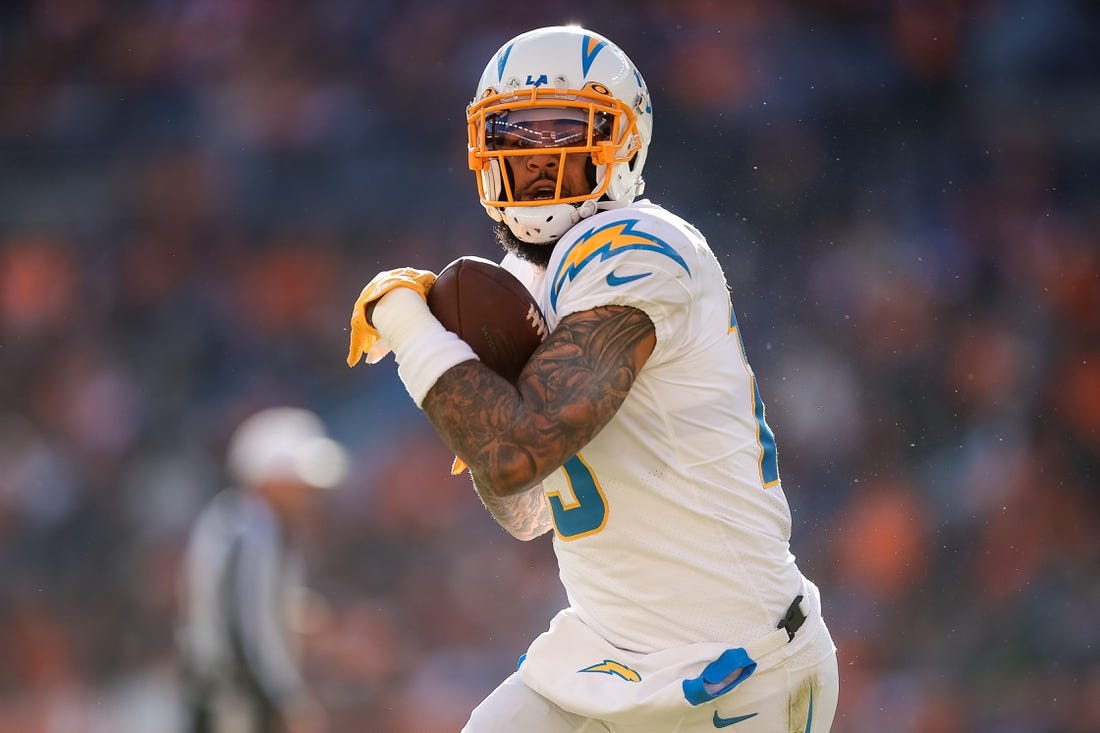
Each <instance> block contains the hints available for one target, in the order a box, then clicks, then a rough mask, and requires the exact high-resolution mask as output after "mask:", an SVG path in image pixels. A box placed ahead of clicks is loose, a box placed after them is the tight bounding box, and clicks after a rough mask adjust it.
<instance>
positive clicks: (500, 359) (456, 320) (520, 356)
mask: <svg viewBox="0 0 1100 733" xmlns="http://www.w3.org/2000/svg"><path fill="white" fill-rule="evenodd" d="M428 308H430V309H431V311H432V314H433V315H435V317H436V318H438V319H439V322H440V323H442V324H443V326H444V327H445V328H446V329H447V330H448V331H451V332H453V333H456V334H458V336H459V337H460V338H461V339H462V340H463V341H465V342H466V343H468V344H469V345H470V348H471V349H473V350H474V353H475V354H477V355H478V358H480V359H481V361H482V362H484V363H485V365H486V366H488V367H489V368H490V369H492V370H493V371H494V372H496V373H497V374H499V375H501V376H502V377H504V378H505V379H507V380H508V381H509V382H512V383H513V384H515V383H516V380H517V379H519V374H520V372H521V371H523V367H524V365H526V364H527V360H528V359H530V358H531V354H533V353H535V349H537V348H538V345H539V344H540V343H542V340H543V339H544V338H546V334H547V327H546V319H545V318H543V316H542V311H541V310H540V309H539V306H538V303H536V302H535V299H534V297H533V296H532V295H531V293H530V292H529V291H528V290H527V288H525V287H524V286H523V283H521V282H520V281H519V280H518V279H517V278H516V277H515V276H514V275H513V274H512V273H510V272H508V271H507V270H505V269H504V268H503V267H501V266H500V265H498V264H496V263H495V262H491V261H489V260H486V259H483V258H481V257H459V258H458V259H457V260H455V261H454V262H452V263H451V264H449V265H447V266H446V267H445V268H443V270H442V271H441V272H440V273H439V277H437V278H436V281H435V284H433V285H432V287H431V288H430V289H429V290H428Z"/></svg>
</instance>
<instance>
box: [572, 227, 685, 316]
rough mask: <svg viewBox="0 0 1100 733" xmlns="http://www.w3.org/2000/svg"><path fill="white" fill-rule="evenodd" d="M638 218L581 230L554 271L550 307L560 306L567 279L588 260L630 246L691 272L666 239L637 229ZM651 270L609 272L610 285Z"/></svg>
mask: <svg viewBox="0 0 1100 733" xmlns="http://www.w3.org/2000/svg"><path fill="white" fill-rule="evenodd" d="M637 223H638V220H637V219H623V220H622V221H614V222H611V223H610V224H605V225H604V226H602V227H599V228H596V229H590V230H588V231H587V232H585V233H584V234H582V235H581V236H580V237H579V238H578V239H577V241H576V242H574V243H573V245H572V246H571V247H570V248H569V251H568V252H566V253H565V257H563V258H562V260H561V264H559V265H558V269H557V271H556V272H555V273H554V279H553V280H552V281H551V285H550V307H551V308H553V309H554V311H555V312H556V311H557V310H558V295H559V294H560V293H561V289H562V288H563V287H564V286H565V284H566V282H569V281H571V280H574V279H576V277H577V275H578V274H579V273H580V271H581V270H583V269H584V267H585V265H587V264H588V263H589V262H593V261H597V260H600V261H602V260H607V259H610V258H612V257H614V256H616V255H621V254H623V253H624V252H629V251H631V250H646V251H649V252H657V253H659V254H663V255H665V256H666V257H668V258H669V259H671V260H672V261H674V262H675V263H676V264H678V265H679V266H680V267H682V268H684V271H685V272H687V273H688V275H691V270H690V269H689V268H688V266H687V263H686V262H684V258H683V257H681V256H680V253H679V252H677V251H676V250H675V249H674V248H672V247H671V246H670V245H669V244H668V243H667V242H665V241H664V240H663V239H660V238H658V237H655V236H653V235H652V234H647V233H646V232H643V231H639V230H637V229H635V228H634V227H635V225H636V224H637ZM650 274H652V273H641V274H636V275H631V276H627V277H616V276H615V274H614V273H612V274H611V275H608V278H607V280H608V285H611V286H615V285H621V284H623V283H626V282H631V281H633V280H637V279H639V278H642V277H645V276H647V275H650Z"/></svg>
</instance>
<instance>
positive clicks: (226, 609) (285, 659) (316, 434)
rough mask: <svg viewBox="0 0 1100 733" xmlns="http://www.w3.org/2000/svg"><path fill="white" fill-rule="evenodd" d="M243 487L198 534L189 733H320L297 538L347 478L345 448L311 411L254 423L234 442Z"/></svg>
mask: <svg viewBox="0 0 1100 733" xmlns="http://www.w3.org/2000/svg"><path fill="white" fill-rule="evenodd" d="M227 462H228V468H229V471H230V474H231V475H232V477H233V479H234V480H235V481H236V485H235V486H234V487H232V488H228V489H225V490H223V491H222V492H220V493H219V494H217V495H216V496H215V497H214V498H213V499H212V500H211V501H210V503H209V504H208V505H207V506H206V508H204V509H203V511H202V513H201V514H200V515H199V518H198V520H197V521H196V524H195V526H194V529H193V530H192V532H191V537H190V539H189V542H188V547H187V553H186V556H185V558H184V563H183V571H182V578H181V594H182V604H181V609H182V614H183V618H182V623H181V629H180V634H179V642H180V656H181V660H182V664H183V671H184V675H183V679H184V685H185V688H186V707H187V716H188V720H187V722H186V728H185V730H186V731H188V733H269V732H271V733H274V732H276V731H278V732H280V733H284V732H285V733H320V732H321V731H324V730H325V729H326V723H325V715H324V711H323V709H322V708H321V706H320V705H319V704H318V703H317V702H316V700H314V698H313V697H312V695H311V694H310V692H309V690H308V689H307V686H306V684H305V681H304V680H303V678H302V674H301V671H300V669H299V661H298V648H297V644H296V639H295V638H294V633H293V631H292V627H293V625H294V618H293V617H294V615H295V613H298V612H300V611H301V608H300V606H301V600H302V597H303V594H302V591H303V590H304V588H303V585H302V583H303V580H304V578H303V562H302V558H301V555H300V553H299V550H298V549H297V547H296V542H295V536H296V534H297V531H298V529H299V527H300V526H301V524H302V520H303V519H304V518H305V515H306V512H305V510H306V505H307V503H308V502H309V500H310V498H311V496H310V495H311V494H312V493H313V492H314V491H315V490H316V489H323V488H331V487H335V486H336V485H337V484H339V483H340V482H341V481H342V480H343V477H344V473H345V465H346V456H345V452H344V449H343V448H342V447H341V446H340V445H339V444H337V443H336V442H335V441H333V440H332V439H331V438H330V437H329V436H328V434H327V432H326V430H325V426H324V424H323V423H322V421H321V419H320V418H319V417H318V416H317V415H316V414H314V413H312V412H309V411H307V410H302V409H298V408H291V407H276V408H271V409H267V410H263V411H261V412H258V413H256V414H254V415H252V416H251V417H249V418H248V419H246V420H245V421H244V422H243V423H241V425H240V426H239V427H238V428H237V430H236V431H235V432H234V434H233V436H232V438H231V439H230V442H229V448H228V456H227Z"/></svg>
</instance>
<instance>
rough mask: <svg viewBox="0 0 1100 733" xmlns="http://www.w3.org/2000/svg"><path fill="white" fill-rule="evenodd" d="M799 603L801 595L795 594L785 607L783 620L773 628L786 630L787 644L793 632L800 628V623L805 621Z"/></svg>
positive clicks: (792, 636) (804, 615) (800, 602)
mask: <svg viewBox="0 0 1100 733" xmlns="http://www.w3.org/2000/svg"><path fill="white" fill-rule="evenodd" d="M801 604H802V596H795V599H794V601H792V602H791V605H790V606H788V607H787V613H786V614H784V615H783V620H782V621H780V622H779V623H778V624H776V625H775V628H777V629H785V630H786V631H787V643H788V644H789V643H790V642H791V639H793V638H794V632H796V631H798V630H799V629H801V628H802V624H804V623H806V614H805V613H803V612H802V605H801Z"/></svg>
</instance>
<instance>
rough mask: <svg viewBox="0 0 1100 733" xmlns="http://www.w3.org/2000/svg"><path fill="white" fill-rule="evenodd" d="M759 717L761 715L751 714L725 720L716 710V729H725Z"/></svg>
mask: <svg viewBox="0 0 1100 733" xmlns="http://www.w3.org/2000/svg"><path fill="white" fill-rule="evenodd" d="M757 715H759V713H749V714H748V715H735V716H733V717H732V718H723V717H722V716H721V715H719V714H718V711H717V710H715V711H714V720H713V722H714V727H715V728H725V727H726V726H728V725H733V724H734V723H740V722H741V721H742V720H748V719H749V718H755V717H756V716H757Z"/></svg>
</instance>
